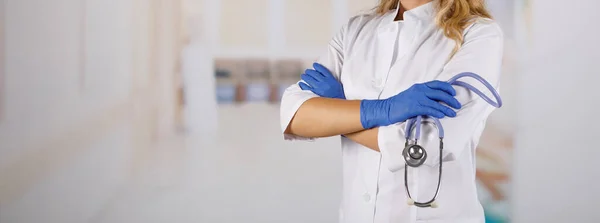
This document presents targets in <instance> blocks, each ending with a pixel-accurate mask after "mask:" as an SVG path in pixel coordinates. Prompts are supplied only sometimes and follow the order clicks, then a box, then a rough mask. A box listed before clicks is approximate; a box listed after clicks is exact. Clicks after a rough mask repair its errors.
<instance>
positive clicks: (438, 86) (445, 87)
mask: <svg viewBox="0 0 600 223" xmlns="http://www.w3.org/2000/svg"><path fill="white" fill-rule="evenodd" d="M425 86H427V87H429V88H432V89H435V90H441V91H445V92H446V93H448V94H450V95H452V96H456V90H455V89H454V88H453V87H452V85H451V84H449V83H448V82H443V81H430V82H427V83H425Z"/></svg>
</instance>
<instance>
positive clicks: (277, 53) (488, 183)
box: [0, 0, 600, 223]
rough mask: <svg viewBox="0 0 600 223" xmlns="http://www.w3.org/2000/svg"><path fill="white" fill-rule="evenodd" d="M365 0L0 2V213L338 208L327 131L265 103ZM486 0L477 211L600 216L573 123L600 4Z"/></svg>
mask: <svg viewBox="0 0 600 223" xmlns="http://www.w3.org/2000/svg"><path fill="white" fill-rule="evenodd" d="M376 3H377V1H376V0H0V223H37V222H44V223H54V222H56V223H71V222H72V223H82V222H90V223H121V222H123V223H138V222H139V223H142V222H143V223H153V222H161V223H162V222H206V223H218V222H257V223H268V222H277V223H279V222H286V223H306V222H311V223H313V222H314V223H321V222H323V223H329V222H336V220H337V209H338V203H339V193H340V192H339V191H340V187H341V184H340V183H341V169H340V168H341V159H340V149H339V147H340V146H339V139H338V138H328V139H322V140H318V141H316V142H303V143H298V142H294V143H290V142H285V141H283V137H282V136H281V134H280V130H279V118H278V115H279V107H278V105H277V103H276V101H277V99H278V94H279V92H278V91H279V89H280V88H282V87H284V86H287V85H289V84H290V83H293V82H295V81H297V77H294V76H293V75H299V74H300V73H294V72H296V71H297V69H296V68H297V67H300V69H302V70H303V69H304V68H305V67H306V66H307V65H309V64H310V63H312V61H313V60H314V59H315V58H316V57H317V56H319V54H320V53H321V52H322V50H323V49H324V47H325V46H326V44H327V42H328V40H329V39H330V37H331V36H332V35H333V33H334V32H336V31H337V30H338V29H339V27H340V26H341V25H342V24H343V23H345V22H346V21H347V19H348V18H349V17H350V16H352V15H355V14H357V13H359V12H365V11H368V10H369V9H370V8H372V7H373V6H374V5H375V4H376ZM487 4H488V5H489V6H490V8H491V10H492V12H493V14H494V16H495V17H496V19H497V20H498V22H499V23H500V24H501V25H502V27H503V29H504V32H505V35H506V49H505V52H506V57H505V67H504V70H503V72H504V75H503V80H502V82H503V87H502V95H503V98H504V100H505V104H506V107H504V108H503V109H501V110H498V111H497V112H495V113H494V114H493V117H492V118H491V120H490V121H489V124H488V129H487V130H486V133H485V134H484V136H483V137H484V138H483V139H482V143H481V148H480V151H481V154H480V155H481V158H480V159H479V160H480V161H479V160H478V165H479V166H480V172H478V177H480V178H479V179H480V180H479V181H480V182H479V183H480V184H481V185H480V187H481V188H482V191H481V199H482V203H484V205H485V206H486V213H487V214H489V215H490V220H489V221H490V222H527V223H531V222H584V223H585V222H590V223H592V222H600V212H598V211H596V210H595V207H599V206H600V203H598V202H599V201H600V193H598V192H596V190H595V189H594V188H591V187H592V186H594V185H597V183H599V182H598V180H596V179H600V171H598V170H596V169H593V168H588V167H585V166H582V165H579V164H580V163H586V164H593V163H594V162H596V161H595V159H594V157H596V155H600V154H599V153H598V152H595V150H593V149H594V148H592V147H593V146H590V145H594V143H595V142H594V141H592V140H593V139H594V135H593V134H592V133H593V132H594V131H596V130H594V129H593V128H592V127H586V126H584V127H581V126H576V124H577V123H581V122H582V121H584V120H586V119H588V120H589V118H586V117H594V116H593V113H592V111H593V109H589V108H597V107H598V106H600V102H599V100H598V99H597V97H595V96H594V97H592V98H583V97H581V96H580V95H579V94H577V95H575V92H579V89H594V88H595V85H594V83H595V82H596V81H597V80H598V75H597V74H598V71H599V70H600V69H598V68H597V67H596V63H597V61H598V59H600V55H599V53H600V44H598V43H597V42H596V41H597V39H599V38H600V31H598V28H594V27H598V26H595V25H593V22H592V21H597V19H598V18H597V17H598V16H597V15H596V14H597V13H595V8H598V7H597V6H599V3H598V2H597V1H593V0H582V1H578V2H577V5H574V6H572V7H574V8H573V10H561V9H562V8H561V7H562V6H561V5H562V4H565V3H564V2H563V1H558V0H546V1H541V0H537V1H533V0H529V1H528V0H488V1H487ZM573 4H575V3H573ZM569 7H571V6H569ZM557 11H560V14H561V16H562V17H563V18H564V19H563V18H561V19H556V18H555V14H556V12H557ZM566 18H578V19H580V21H581V22H578V23H576V24H572V23H570V22H569V21H573V20H572V19H566ZM556 20H560V21H556ZM559 28H560V29H566V31H564V32H558V31H557V30H558V29H559ZM557 33H559V35H558V34H557ZM575 40H577V41H575ZM573 55H581V56H573ZM575 59H577V60H575ZM240 61H242V62H240ZM248 61H253V62H248ZM265 61H267V62H266V63H264V62H265ZM273 61H275V62H277V63H273ZM279 62H280V63H279ZM238 63H243V64H244V67H245V68H240V66H239V64H238ZM278 63H279V64H281V66H279V65H278ZM236 64H237V65H236ZM227 69H231V70H227ZM239 69H242V70H243V69H248V70H253V69H255V70H261V69H268V70H272V71H271V72H274V74H271V76H269V77H268V78H266V79H265V77H264V76H260V75H258V76H257V77H251V76H248V77H242V78H239V76H237V73H239V72H240V71H239ZM284 71H285V72H291V75H292V76H285V75H283V73H284ZM236 72H237V73H236ZM242 73H243V72H242ZM248 73H250V72H248ZM259 73H260V72H259ZM566 73H568V74H569V75H568V77H569V79H568V80H567V81H565V80H564V79H563V77H567V75H565V74H566ZM220 75H222V76H220ZM272 76H275V79H277V82H272V80H271V79H269V78H273V77H272ZM244 81H245V82H244ZM242 82H244V83H245V84H241V83H242ZM246 82H247V83H246ZM531 83H535V84H534V85H530V84H531ZM540 83H541V84H540ZM265 86H266V87H265ZM558 88H560V89H562V92H561V93H562V95H563V96H562V97H558V98H557V97H550V96H549V95H550V94H548V93H547V92H549V91H552V90H553V89H558ZM240 92H243V93H240ZM539 98H545V99H544V100H543V101H542V102H545V103H542V102H540V101H539V100H538V99H539ZM573 98H578V99H580V100H581V102H582V103H583V102H585V104H586V105H587V106H589V108H588V107H583V106H579V107H577V106H564V105H567V104H569V103H572V100H573ZM561 105H562V106H561ZM566 107H568V108H569V110H568V112H569V114H572V115H571V116H569V118H567V119H568V122H564V123H562V122H561V124H560V125H559V126H557V125H553V123H556V121H554V120H556V118H555V117H558V116H560V115H562V114H564V113H565V112H566V109H567V108H566ZM578 114H580V115H578ZM560 117H562V116H560ZM548 120H552V121H548ZM588 122H589V121H588ZM576 128H577V129H579V130H581V131H583V132H584V133H585V134H580V133H578V132H573V131H567V130H568V129H576ZM576 137H577V138H578V139H580V140H578V141H577V142H573V141H572V140H571V139H572V138H576ZM567 142H568V143H575V144H574V146H577V147H580V148H584V150H585V152H586V153H585V154H586V156H584V157H581V155H580V154H579V153H578V154H565V153H564V151H563V150H562V149H563V148H564V145H566V144H567ZM588 150H589V151H588ZM540 154H543V157H542V158H540V157H541V156H540ZM513 156H514V157H515V158H514V159H513ZM575 156H577V159H578V162H576V164H571V165H567V167H563V166H562V165H557V164H562V163H563V159H566V158H572V159H575ZM584 176H585V177H584ZM538 178H539V179H538ZM541 183H543V184H541ZM578 191H588V193H589V194H586V195H585V196H581V195H573V196H571V194H572V193H575V192H578ZM571 199H573V200H575V201H576V203H569V205H564V203H563V202H565V201H567V200H571ZM562 215H564V216H565V217H561V216H562Z"/></svg>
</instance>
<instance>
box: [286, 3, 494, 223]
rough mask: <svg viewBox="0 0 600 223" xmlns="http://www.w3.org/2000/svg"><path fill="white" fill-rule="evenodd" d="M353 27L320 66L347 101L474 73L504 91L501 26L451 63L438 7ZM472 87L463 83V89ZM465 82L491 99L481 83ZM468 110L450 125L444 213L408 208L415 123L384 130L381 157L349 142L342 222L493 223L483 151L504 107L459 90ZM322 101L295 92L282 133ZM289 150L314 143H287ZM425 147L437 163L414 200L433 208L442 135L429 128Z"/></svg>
mask: <svg viewBox="0 0 600 223" xmlns="http://www.w3.org/2000/svg"><path fill="white" fill-rule="evenodd" d="M396 13H397V12H389V13H387V14H386V15H384V16H377V15H359V16H356V17H353V18H351V19H350V20H349V22H348V23H347V24H346V25H344V26H343V28H342V29H341V31H340V32H339V33H338V34H337V35H336V36H335V37H334V38H333V39H332V40H331V42H330V44H329V46H328V49H327V51H326V52H325V53H324V54H323V55H322V57H321V58H320V59H319V60H318V62H319V63H321V64H323V65H324V66H326V67H327V68H329V69H330V70H331V71H332V73H333V74H334V75H335V76H336V77H337V78H339V79H340V80H341V82H342V84H343V85H344V91H345V94H346V98H347V99H349V100H353V99H385V98H389V97H391V96H394V95H396V94H398V93H400V92H402V91H404V90H406V89H407V88H409V87H410V86H412V85H413V84H415V83H422V82H427V81H431V80H444V81H445V80H448V79H450V78H451V77H452V76H454V75H456V74H458V73H461V72H467V71H468V72H474V73H477V74H479V75H481V76H482V77H484V78H485V79H486V80H487V81H488V82H490V83H491V84H492V85H493V86H495V87H496V88H498V85H499V83H498V82H499V77H500V66H501V63H502V53H503V52H502V49H503V33H502V31H501V30H500V28H499V26H498V25H497V24H496V23H495V22H494V21H492V20H487V19H479V20H477V22H476V23H475V24H473V25H471V26H470V27H468V28H467V29H466V30H465V32H464V37H465V40H464V45H463V46H462V48H461V49H460V51H459V52H458V53H457V54H456V55H455V56H454V57H453V58H452V59H450V60H448V57H449V55H450V53H451V52H452V50H453V48H454V46H455V42H454V41H452V40H451V39H448V38H446V37H445V36H444V34H443V31H442V30H441V29H439V28H437V26H436V25H435V22H434V16H435V12H434V9H433V6H432V3H428V4H425V5H423V6H420V7H418V8H415V9H413V10H410V11H407V12H405V13H404V21H394V17H395V15H396ZM461 80H462V79H461ZM464 81H466V82H468V83H470V84H472V85H474V86H476V87H478V88H480V89H481V90H482V91H483V92H487V91H486V90H485V88H483V86H482V85H481V84H479V83H478V82H475V81H472V80H470V79H464ZM455 89H456V90H457V99H458V100H459V101H460V102H461V103H462V105H463V108H462V109H461V110H460V111H459V112H458V115H457V117H455V118H444V119H442V120H441V123H442V125H443V126H444V129H445V139H444V154H443V159H444V164H443V165H444V166H443V177H442V185H441V189H440V194H439V196H438V199H437V203H438V205H439V207H438V208H437V209H431V208H416V207H414V206H409V205H408V204H407V196H406V193H405V189H404V161H403V159H402V155H401V152H402V150H403V148H404V143H405V136H404V132H405V130H404V129H405V123H397V124H394V125H391V126H385V127H380V128H379V135H378V141H379V147H380V150H381V153H379V152H375V151H373V150H371V149H368V148H366V147H364V146H362V145H360V144H358V143H355V142H353V141H351V140H349V139H347V138H343V137H341V140H342V151H343V152H342V154H343V190H342V202H341V207H340V222H344V223H351V222H352V223H354V222H356V223H367V222H369V223H371V222H375V223H384V222H385V223H388V222H394V223H403V222H433V223H442V222H443V223H475V222H477V223H480V222H481V223H483V222H484V213H483V208H482V206H481V204H480V203H479V201H478V198H477V191H476V182H475V148H476V146H477V144H478V141H479V137H480V135H481V133H482V131H483V129H484V127H485V122H486V119H487V117H488V116H489V115H490V113H491V112H492V111H493V110H494V107H492V106H490V105H489V104H487V102H485V101H484V100H482V99H480V98H479V96H477V95H475V94H472V93H470V92H469V91H467V90H466V89H464V88H461V87H455ZM313 97H318V96H317V95H315V94H314V93H312V92H310V91H302V90H301V89H300V88H299V87H298V85H296V84H295V85H292V86H290V87H289V88H288V89H287V90H286V91H285V93H284V95H283V99H282V102H281V130H282V131H285V129H286V128H287V126H288V124H289V122H290V120H291V119H292V117H293V116H294V114H295V113H296V111H297V109H298V108H299V107H300V106H301V105H302V103H304V102H305V101H306V100H308V99H310V98H313ZM285 139H287V140H307V139H305V138H302V137H299V136H295V135H285ZM420 144H421V145H423V146H424V147H425V148H426V150H427V152H428V154H429V157H428V159H427V162H426V163H425V165H424V166H422V167H419V168H410V167H409V171H408V173H409V187H410V189H411V194H412V195H413V198H414V199H415V200H417V201H427V200H429V199H431V197H432V196H433V194H434V193H435V189H436V184H437V177H438V168H437V167H438V166H437V165H438V163H437V162H438V160H439V155H438V154H439V148H438V146H439V138H438V136H437V130H436V129H435V127H434V126H433V125H424V126H423V129H422V134H421V139H420Z"/></svg>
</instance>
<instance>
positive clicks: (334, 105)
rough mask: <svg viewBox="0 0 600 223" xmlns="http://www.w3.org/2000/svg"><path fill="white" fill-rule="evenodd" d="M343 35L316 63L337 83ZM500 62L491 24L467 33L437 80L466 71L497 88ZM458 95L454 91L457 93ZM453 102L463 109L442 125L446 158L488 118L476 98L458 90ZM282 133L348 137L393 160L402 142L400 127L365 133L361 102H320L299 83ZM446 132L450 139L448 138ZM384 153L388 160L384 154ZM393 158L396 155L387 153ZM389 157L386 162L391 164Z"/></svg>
mask: <svg viewBox="0 0 600 223" xmlns="http://www.w3.org/2000/svg"><path fill="white" fill-rule="evenodd" d="M341 42H343V35H338V36H336V37H335V38H334V39H333V40H332V41H331V42H330V46H329V48H328V52H327V53H326V54H324V55H325V57H323V58H320V60H319V61H318V62H319V63H320V64H323V65H325V66H326V67H327V68H328V69H329V70H330V71H331V73H333V74H334V75H336V78H338V80H339V78H340V76H339V75H340V74H341V71H342V66H343V61H344V60H343V49H342V44H341ZM501 61H502V34H501V32H499V29H498V28H497V26H495V25H491V26H483V27H481V28H479V29H475V30H471V31H470V33H468V34H467V35H466V36H465V43H464V44H463V46H462V48H461V49H460V50H459V51H458V52H457V53H456V54H455V56H454V57H453V58H452V59H451V60H450V61H449V62H448V63H447V64H446V66H445V67H444V69H443V70H442V72H441V73H440V74H439V75H438V79H440V80H447V79H450V78H451V77H452V76H454V75H456V74H458V73H461V72H465V71H470V72H474V73H478V74H480V75H482V76H484V78H485V79H486V80H487V81H488V82H490V83H492V85H495V86H497V85H498V84H497V83H498V81H499V75H500V65H501ZM457 90H458V89H457ZM457 99H458V100H459V101H460V103H461V104H462V105H464V106H463V108H462V109H461V110H460V111H459V112H458V114H459V115H458V116H457V117H456V118H451V119H443V120H441V122H442V124H443V125H444V127H446V129H450V130H451V131H448V132H447V134H446V136H447V137H446V138H447V142H446V143H445V144H448V145H449V148H448V149H447V150H445V151H446V152H447V153H448V154H452V155H454V156H456V155H457V154H458V153H460V152H461V150H462V148H465V146H464V145H466V144H467V143H469V142H470V140H472V137H473V136H474V135H473V134H476V132H477V131H478V130H479V129H480V128H482V123H485V119H486V118H487V116H488V115H489V114H490V113H491V111H490V109H489V106H488V105H487V103H486V102H484V101H482V100H477V99H478V98H477V96H475V95H473V94H471V93H469V92H465V91H462V94H460V95H457ZM281 106H282V107H281V108H282V111H281V112H282V116H281V123H282V130H284V133H285V134H286V138H288V139H290V138H319V137H329V136H336V135H344V136H345V137H346V138H348V139H350V140H352V141H354V142H356V143H358V144H361V145H363V146H365V147H368V148H370V149H372V150H375V151H380V152H382V153H383V155H384V157H391V158H394V159H395V158H396V157H397V154H395V153H396V152H397V151H394V149H392V147H398V145H399V144H403V143H404V136H403V134H404V132H403V130H402V129H403V128H402V123H397V124H396V125H392V126H381V127H378V128H373V129H364V128H362V125H361V123H360V101H353V100H340V99H331V98H324V97H319V96H318V95H316V94H314V93H313V92H311V91H306V90H302V89H300V87H298V85H297V84H295V85H292V86H290V88H288V89H287V90H286V93H285V94H284V98H283V100H282V105H281ZM448 133H449V134H448ZM386 153H387V154H388V155H386ZM391 153H394V154H391ZM391 158H390V159H391ZM389 163H393V164H391V165H390V166H391V167H389V168H390V169H397V167H396V166H398V164H399V163H401V160H399V161H397V160H392V161H390V162H389Z"/></svg>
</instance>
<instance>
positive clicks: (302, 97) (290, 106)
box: [280, 91, 318, 141]
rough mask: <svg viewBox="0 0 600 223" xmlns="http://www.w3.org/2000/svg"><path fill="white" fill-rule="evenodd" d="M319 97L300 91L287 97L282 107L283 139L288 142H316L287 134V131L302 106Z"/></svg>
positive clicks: (312, 139)
mask: <svg viewBox="0 0 600 223" xmlns="http://www.w3.org/2000/svg"><path fill="white" fill-rule="evenodd" d="M315 97H318V95H316V94H314V93H312V92H306V91H298V92H294V93H292V94H290V95H287V97H286V99H285V101H282V106H281V111H280V112H281V120H280V121H281V131H282V133H283V139H284V140H288V141H295V140H302V141H314V140H315V138H308V137H302V136H298V135H294V134H285V130H286V129H287V128H288V126H289V124H290V122H291V121H292V118H293V117H294V115H296V112H297V111H298V109H300V106H302V104H304V102H306V101H308V100H309V99H311V98H315Z"/></svg>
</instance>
